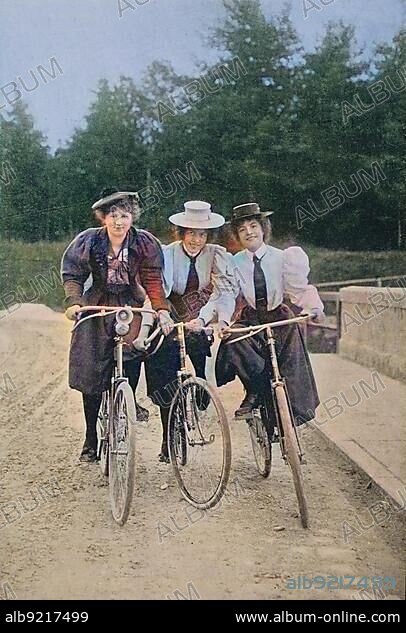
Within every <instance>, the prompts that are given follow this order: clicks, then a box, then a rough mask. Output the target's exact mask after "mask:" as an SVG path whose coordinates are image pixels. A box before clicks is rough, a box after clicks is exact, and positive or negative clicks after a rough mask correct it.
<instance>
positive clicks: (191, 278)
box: [185, 255, 199, 295]
mask: <svg viewBox="0 0 406 633" xmlns="http://www.w3.org/2000/svg"><path fill="white" fill-rule="evenodd" d="M188 257H189V259H190V267H189V274H188V278H187V282H186V288H185V295H187V294H189V293H191V292H196V291H197V290H198V289H199V276H198V274H197V270H196V257H197V256H196V257H191V256H190V255H188Z"/></svg>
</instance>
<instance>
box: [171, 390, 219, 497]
mask: <svg viewBox="0 0 406 633" xmlns="http://www.w3.org/2000/svg"><path fill="white" fill-rule="evenodd" d="M205 384H207V383H205V381H203V380H201V379H198V378H190V379H188V380H187V381H185V382H184V383H183V385H182V386H181V387H180V389H179V391H178V393H177V395H176V396H175V399H174V401H173V404H172V407H171V412H170V419H169V437H168V439H169V450H170V455H171V461H172V464H173V467H174V470H175V476H176V477H177V480H178V483H179V484H180V486H181V490H182V493H183V494H184V496H185V497H186V498H187V499H188V501H190V502H191V503H193V504H194V505H196V506H198V507H211V506H212V505H214V504H215V503H217V501H218V499H219V498H220V496H221V494H222V493H223V490H224V487H225V484H226V479H227V478H228V470H229V459H230V455H231V452H230V446H229V435H228V426H227V420H226V419H225V414H224V410H223V409H222V407H221V404H220V403H219V402H218V401H217V399H216V398H215V396H214V395H213V393H211V391H210V390H209V389H208V388H206V387H205ZM226 427H227V428H226ZM219 495H220V496H219Z"/></svg>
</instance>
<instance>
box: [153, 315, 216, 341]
mask: <svg viewBox="0 0 406 633" xmlns="http://www.w3.org/2000/svg"><path fill="white" fill-rule="evenodd" d="M179 325H183V326H184V327H185V329H186V330H189V329H190V328H189V327H188V323H187V322H186V323H184V322H183V321H179V323H174V324H173V329H176V328H177V327H179ZM200 332H204V333H205V334H207V335H209V334H213V328H212V327H210V326H208V327H203V328H202V329H201V330H200ZM159 334H162V329H161V327H160V326H158V327H157V329H156V330H155V331H154V332H152V334H151V335H150V336H148V338H146V339H145V346H146V348H147V347H148V346H149V345H150V344H151V343H152V341H153V340H154V339H155V338H156V337H157V336H158V335H159Z"/></svg>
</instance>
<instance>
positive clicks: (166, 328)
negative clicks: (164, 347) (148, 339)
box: [158, 310, 175, 336]
mask: <svg viewBox="0 0 406 633" xmlns="http://www.w3.org/2000/svg"><path fill="white" fill-rule="evenodd" d="M158 323H159V327H160V328H161V330H162V333H163V334H164V335H165V336H168V334H170V333H171V332H172V330H173V328H174V327H175V323H174V322H173V321H172V318H171V315H170V314H169V312H168V310H159V312H158Z"/></svg>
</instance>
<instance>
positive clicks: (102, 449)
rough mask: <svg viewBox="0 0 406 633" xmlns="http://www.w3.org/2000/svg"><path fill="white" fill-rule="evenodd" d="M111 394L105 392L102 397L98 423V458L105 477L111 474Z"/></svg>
mask: <svg viewBox="0 0 406 633" xmlns="http://www.w3.org/2000/svg"><path fill="white" fill-rule="evenodd" d="M109 408H110V394H109V392H108V391H105V392H104V393H103V395H102V401H101V403H100V409H99V413H98V415H97V422H96V434H97V457H98V459H99V464H100V470H101V471H102V473H103V475H105V477H107V476H108V474H109V442H108V437H107V433H108V419H109V415H110V411H109Z"/></svg>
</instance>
